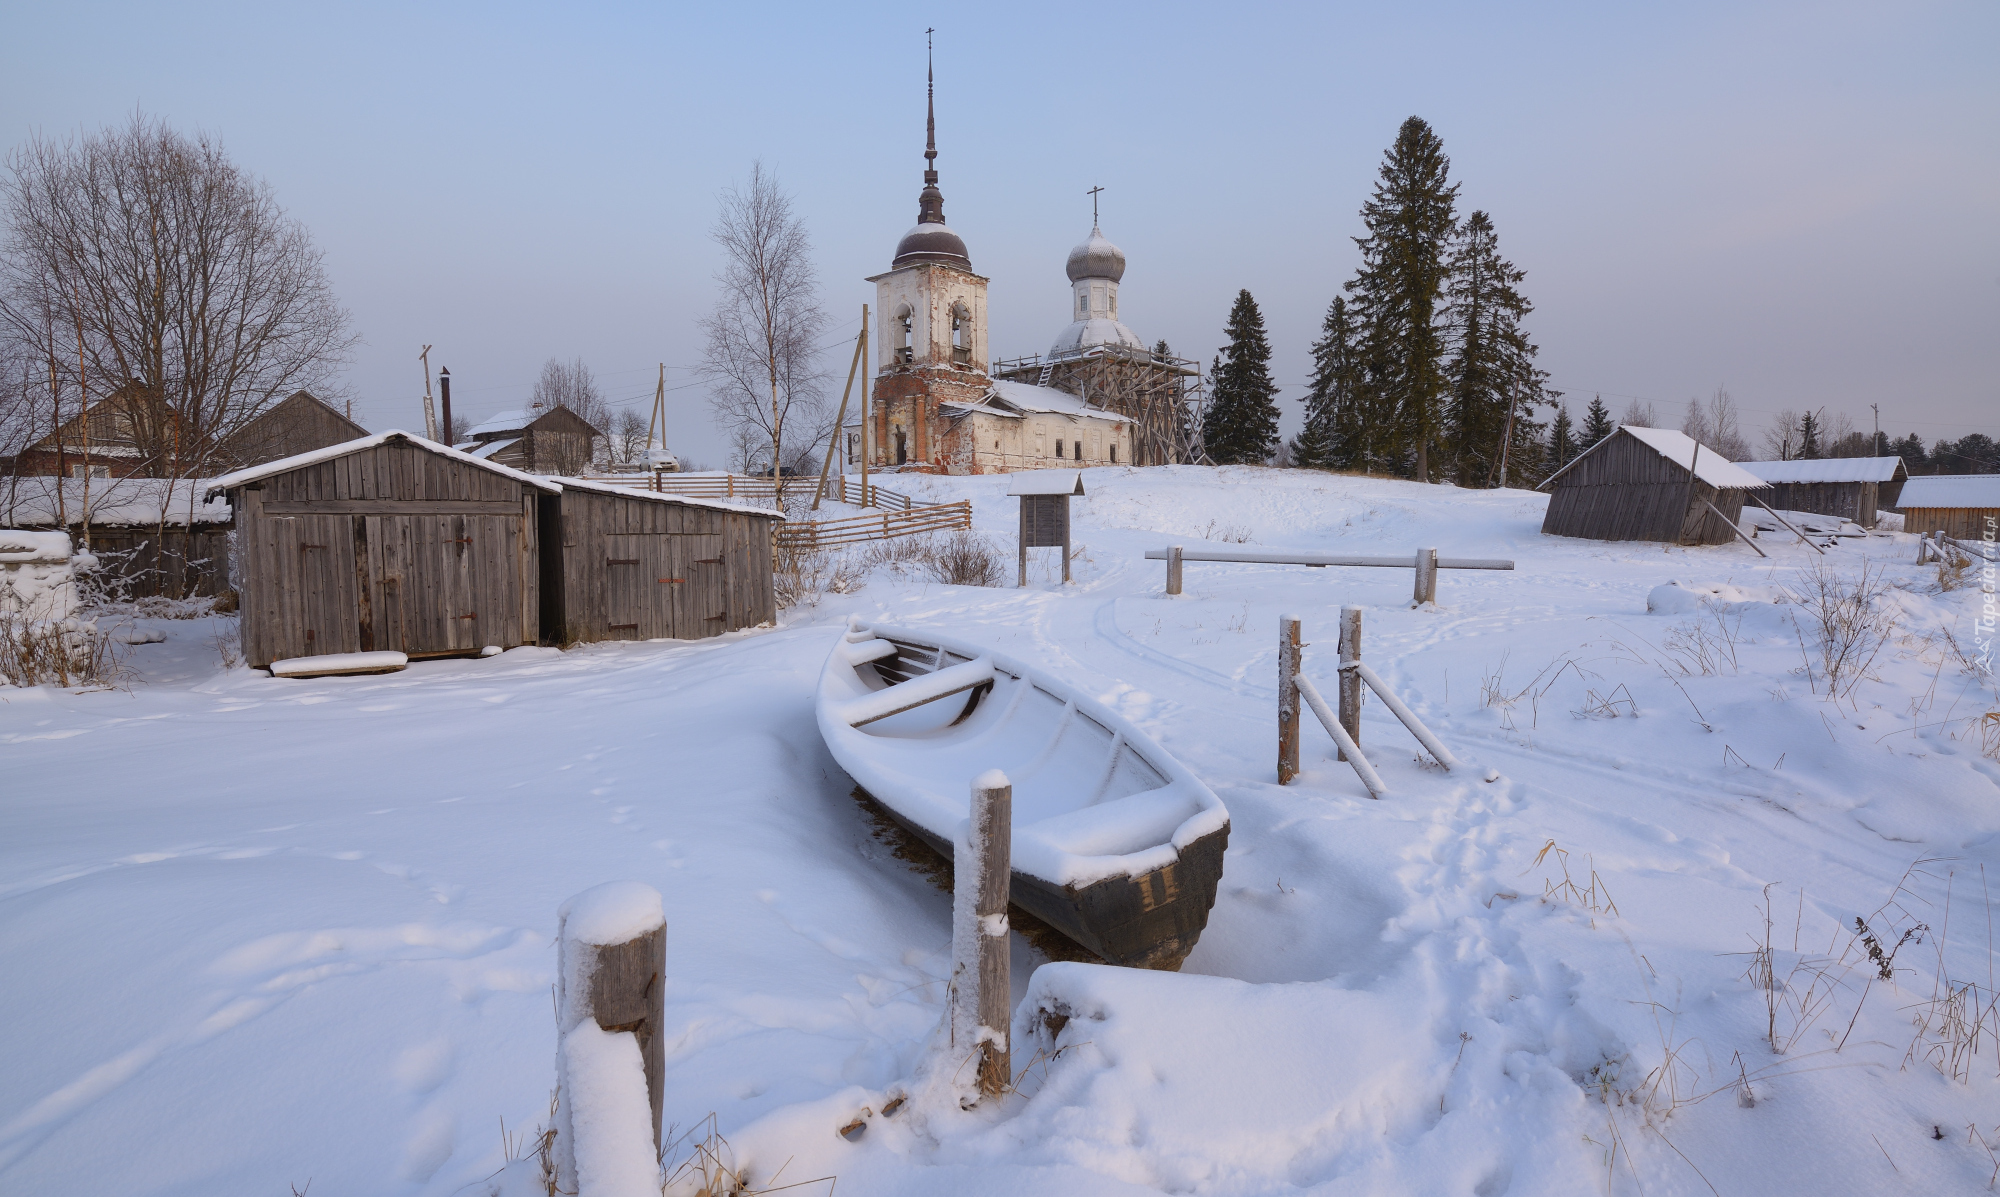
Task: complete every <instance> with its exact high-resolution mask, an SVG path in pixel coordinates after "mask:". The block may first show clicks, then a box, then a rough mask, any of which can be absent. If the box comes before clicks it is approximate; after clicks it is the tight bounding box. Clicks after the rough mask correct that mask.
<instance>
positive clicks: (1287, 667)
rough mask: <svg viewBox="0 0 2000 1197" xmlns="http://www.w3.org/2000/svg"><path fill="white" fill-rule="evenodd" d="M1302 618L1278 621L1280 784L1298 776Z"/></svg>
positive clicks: (1284, 616)
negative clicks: (1300, 635) (1300, 623)
mask: <svg viewBox="0 0 2000 1197" xmlns="http://www.w3.org/2000/svg"><path fill="white" fill-rule="evenodd" d="M1304 647H1305V645H1304V644H1303V643H1301V642H1300V640H1299V617H1298V616H1296V615H1280V616H1279V617H1278V784H1279V785H1281V786H1284V785H1290V784H1291V783H1292V778H1294V777H1297V776H1298V775H1299V680H1298V679H1299V650H1300V649H1302V648H1304Z"/></svg>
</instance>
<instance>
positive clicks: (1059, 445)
mask: <svg viewBox="0 0 2000 1197" xmlns="http://www.w3.org/2000/svg"><path fill="white" fill-rule="evenodd" d="M1056 456H1057V457H1061V456H1062V440H1061V438H1057V440H1056Z"/></svg>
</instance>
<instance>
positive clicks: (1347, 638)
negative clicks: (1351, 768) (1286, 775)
mask: <svg viewBox="0 0 2000 1197" xmlns="http://www.w3.org/2000/svg"><path fill="white" fill-rule="evenodd" d="M1349 661H1352V662H1354V663H1355V664H1357V665H1358V664H1360V663H1361V608H1359V607H1355V606H1346V607H1342V608H1341V609H1340V665H1341V670H1340V726H1342V727H1344V728H1346V729H1347V738H1348V739H1350V740H1353V741H1354V742H1355V743H1356V744H1360V743H1361V675H1360V674H1358V673H1356V672H1355V671H1353V670H1352V669H1349V668H1347V663H1348V662H1349ZM1336 751H1338V752H1339V753H1340V759H1341V760H1343V761H1344V760H1346V759H1347V750H1346V749H1344V748H1342V749H1337V750H1336Z"/></svg>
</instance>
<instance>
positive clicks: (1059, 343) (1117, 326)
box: [1049, 319, 1146, 357]
mask: <svg viewBox="0 0 2000 1197" xmlns="http://www.w3.org/2000/svg"><path fill="white" fill-rule="evenodd" d="M1092 345H1120V346H1123V347H1124V348H1126V349H1144V348H1145V347H1146V343H1145V342H1144V341H1141V340H1140V339H1139V334H1138V333H1135V332H1133V331H1132V330H1131V329H1129V328H1127V327H1125V326H1124V325H1123V324H1121V323H1119V322H1118V321H1116V320H1104V319H1090V320H1077V321H1073V322H1071V324H1070V326H1069V327H1068V328H1065V329H1063V330H1062V332H1060V333H1058V334H1056V343H1055V344H1054V345H1051V346H1049V355H1050V356H1051V357H1056V356H1060V355H1062V354H1065V353H1076V352H1077V351H1079V350H1083V349H1088V348H1090V347H1091V346H1092Z"/></svg>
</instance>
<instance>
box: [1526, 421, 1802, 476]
mask: <svg viewBox="0 0 2000 1197" xmlns="http://www.w3.org/2000/svg"><path fill="white" fill-rule="evenodd" d="M1621 432H1622V433H1627V434H1629V435H1631V437H1632V438H1633V439H1634V440H1637V441H1638V442H1639V443H1640V444H1642V445H1644V446H1646V447H1647V448H1648V449H1651V450H1652V451H1653V452H1655V453H1658V454H1659V455H1660V456H1661V457H1664V458H1666V459H1667V460H1668V461H1671V462H1673V463H1674V464H1675V465H1677V466H1679V467H1680V468H1682V469H1684V470H1685V469H1687V468H1688V463H1690V462H1693V463H1695V466H1694V473H1695V477H1697V478H1700V479H1701V480H1702V481H1703V482H1706V483H1708V484H1709V485H1710V486H1713V487H1715V488H1716V489H1717V490H1763V489H1764V488H1766V487H1768V486H1770V485H1771V484H1770V483H1768V482H1766V481H1764V480H1763V479H1762V478H1759V477H1758V476H1757V475H1755V474H1753V473H1751V472H1750V471H1748V470H1746V469H1744V468H1743V467H1742V466H1740V465H1736V464H1735V463H1733V462H1731V461H1728V460H1727V459H1725V458H1724V457H1723V456H1722V454H1720V453H1717V452H1716V451H1715V450H1713V449H1711V448H1709V447H1708V446H1707V445H1699V444H1698V443H1697V442H1696V441H1695V439H1694V438H1693V437H1691V436H1689V435H1688V434H1687V433H1685V432H1675V431H1674V430H1673V429H1671V428H1635V427H1633V426H1632V425H1630V424H1623V425H1620V426H1619V428H1618V430H1617V432H1613V433H1612V434H1611V435H1610V436H1607V437H1605V438H1604V439H1603V440H1601V441H1599V442H1597V443H1596V444H1594V445H1592V446H1591V447H1590V448H1588V449H1585V450H1584V451H1583V452H1581V453H1579V454H1577V455H1576V456H1575V457H1572V458H1570V461H1569V464H1568V465H1566V466H1564V467H1563V468H1562V469H1560V470H1557V471H1556V472H1555V473H1553V474H1550V475H1549V476H1548V477H1547V478H1544V479H1542V486H1547V485H1549V484H1550V483H1552V482H1554V481H1555V480H1556V479H1558V478H1560V477H1562V476H1563V475H1564V474H1567V473H1569V472H1570V471H1571V470H1573V469H1575V468H1576V465H1577V463H1578V462H1580V461H1582V460H1583V459H1584V458H1586V457H1589V456H1590V455H1591V454H1592V453H1595V452H1597V451H1598V450H1599V449H1602V448H1603V447H1604V446H1605V445H1608V444H1610V443H1611V442H1612V441H1613V440H1614V439H1616V438H1617V436H1618V434H1619V433H1621ZM1697 448H1699V449H1700V453H1699V454H1698V455H1697V453H1696V452H1695V450H1696V449H1697ZM1536 489H1537V490H1539V489H1541V487H1537V488H1536Z"/></svg>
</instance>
